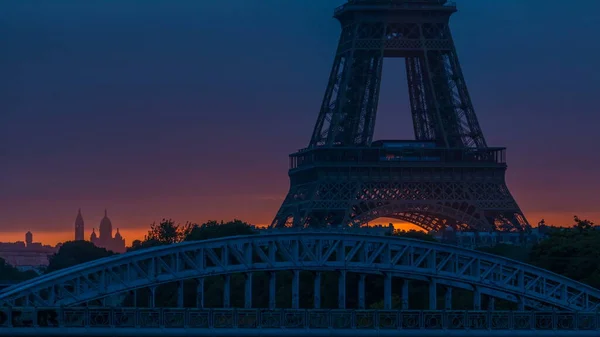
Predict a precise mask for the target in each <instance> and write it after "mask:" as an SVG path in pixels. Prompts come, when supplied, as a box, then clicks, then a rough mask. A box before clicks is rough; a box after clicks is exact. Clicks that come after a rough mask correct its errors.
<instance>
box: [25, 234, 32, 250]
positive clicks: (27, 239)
mask: <svg viewBox="0 0 600 337" xmlns="http://www.w3.org/2000/svg"><path fill="white" fill-rule="evenodd" d="M25 243H26V244H27V247H31V246H32V244H33V233H31V232H30V231H28V232H27V233H25Z"/></svg>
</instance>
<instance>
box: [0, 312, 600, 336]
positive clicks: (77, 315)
mask: <svg viewBox="0 0 600 337" xmlns="http://www.w3.org/2000/svg"><path fill="white" fill-rule="evenodd" d="M6 328H13V329H10V330H14V329H27V328H36V329H41V328H47V329H52V328H115V329H119V328H146V329H148V328H151V329H152V328H156V329H164V328H187V329H283V328H285V329H313V330H314V329H371V330H372V329H406V330H415V329H430V330H431V329H433V330H435V329H444V330H448V329H450V330H452V329H454V330H457V329H470V330H588V331H589V330H600V314H599V313H587V312H559V311H553V312H520V311H413V310H323V309H306V310H290V309H280V310H270V309H204V310H203V309H196V308H193V309H191V308H189V309H171V308H93V307H86V308H72V307H68V308H67V307H65V308H9V307H2V308H0V330H3V329H6ZM6 331H8V330H6ZM0 335H1V334H0Z"/></svg>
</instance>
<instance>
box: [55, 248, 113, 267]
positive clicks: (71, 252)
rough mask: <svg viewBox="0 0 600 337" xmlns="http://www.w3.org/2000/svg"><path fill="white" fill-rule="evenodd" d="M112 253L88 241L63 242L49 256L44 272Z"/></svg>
mask: <svg viewBox="0 0 600 337" xmlns="http://www.w3.org/2000/svg"><path fill="white" fill-rule="evenodd" d="M111 255H114V253H113V252H112V251H107V250H106V249H104V248H99V247H96V246H95V245H94V244H93V243H91V242H89V241H69V242H65V243H64V244H63V245H62V246H61V247H60V249H59V250H58V252H57V253H55V254H54V255H52V256H50V263H49V264H48V268H46V273H50V272H53V271H56V270H60V269H64V268H69V267H72V266H75V265H78V264H80V263H85V262H90V261H93V260H97V259H101V258H103V257H107V256H111Z"/></svg>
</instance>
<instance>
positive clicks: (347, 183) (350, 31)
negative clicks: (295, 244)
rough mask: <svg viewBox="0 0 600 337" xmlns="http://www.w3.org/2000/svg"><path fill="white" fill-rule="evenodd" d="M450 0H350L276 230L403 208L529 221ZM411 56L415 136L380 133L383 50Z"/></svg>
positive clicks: (414, 215)
mask: <svg viewBox="0 0 600 337" xmlns="http://www.w3.org/2000/svg"><path fill="white" fill-rule="evenodd" d="M454 12H456V6H455V5H454V4H453V3H449V2H447V1H446V0H348V2H347V3H345V4H344V5H342V6H340V7H338V8H336V9H335V12H334V17H335V18H336V19H337V20H339V22H340V23H341V26H342V33H341V36H340V39H339V44H338V48H337V52H336V55H335V60H334V63H333V68H332V70H331V74H330V77H329V83H328V85H327V89H326V91H325V97H324V99H323V103H322V105H321V110H320V113H319V117H318V119H317V123H316V125H315V128H314V131H313V134H312V137H311V140H310V144H309V146H308V147H307V148H305V149H303V150H300V151H298V152H296V153H293V154H291V155H290V170H289V176H290V190H289V192H288V194H287V196H286V198H285V200H284V201H283V204H282V205H281V208H280V209H279V211H278V212H277V215H276V216H275V219H274V220H273V222H272V224H271V228H281V227H296V228H307V227H340V226H352V227H357V226H359V227H360V226H363V225H364V224H366V223H368V222H370V221H373V220H375V219H377V218H381V217H386V218H395V219H399V220H402V221H406V222H410V223H413V224H415V225H418V226H420V227H422V228H423V229H425V230H427V231H430V230H435V231H440V230H444V229H446V228H448V227H451V228H453V229H454V230H462V231H475V232H482V231H513V232H521V231H524V230H529V229H530V226H529V224H528V222H527V220H526V219H525V216H524V215H523V213H522V212H521V210H520V208H519V206H518V205H517V203H516V201H515V199H514V198H513V197H512V195H511V193H510V192H509V190H508V188H507V186H506V182H505V172H506V167H507V166H506V162H505V148H500V147H489V146H488V145H487V143H486V141H485V138H484V136H483V133H482V131H481V128H480V126H479V122H478V120H477V116H476V115H475V112H474V109H473V104H472V103H471V98H470V96H469V92H468V91H467V86H466V84H465V80H464V77H463V74H462V71H461V67H460V64H459V62H458V56H457V54H456V49H455V46H454V42H453V40H452V35H451V33H450V28H449V19H450V16H451V15H452V14H453V13H454ZM386 57H402V58H404V59H405V63H406V74H407V80H408V88H409V90H408V91H409V93H408V94H409V95H408V96H409V99H410V107H411V113H412V120H413V127H414V134H415V140H405V141H403V140H379V141H373V133H374V129H375V116H376V113H377V103H378V99H379V88H380V83H381V78H382V76H381V75H382V66H383V60H384V58H386Z"/></svg>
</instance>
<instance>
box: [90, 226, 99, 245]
mask: <svg viewBox="0 0 600 337" xmlns="http://www.w3.org/2000/svg"><path fill="white" fill-rule="evenodd" d="M97 239H98V236H97V235H96V228H92V235H90V241H92V243H96V240H97Z"/></svg>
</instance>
